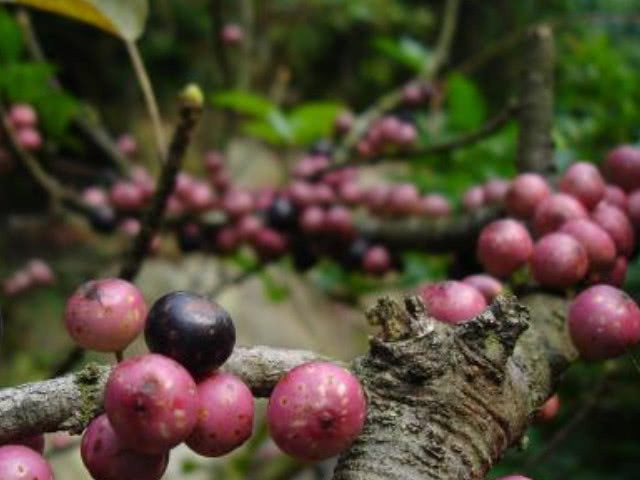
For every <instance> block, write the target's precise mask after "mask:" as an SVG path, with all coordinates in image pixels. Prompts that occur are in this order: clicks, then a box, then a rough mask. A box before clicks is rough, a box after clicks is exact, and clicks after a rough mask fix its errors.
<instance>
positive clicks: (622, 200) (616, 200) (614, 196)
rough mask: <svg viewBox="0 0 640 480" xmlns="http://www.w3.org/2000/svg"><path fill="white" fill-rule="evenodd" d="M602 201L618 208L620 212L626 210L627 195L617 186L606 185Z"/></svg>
mask: <svg viewBox="0 0 640 480" xmlns="http://www.w3.org/2000/svg"><path fill="white" fill-rule="evenodd" d="M602 200H603V201H605V202H608V203H610V204H611V205H614V206H616V207H618V208H619V209H620V210H622V211H625V210H626V209H627V201H628V200H627V194H626V193H625V192H624V190H622V189H621V188H620V187H619V186H617V185H612V184H609V183H608V184H607V185H606V186H605V189H604V197H602Z"/></svg>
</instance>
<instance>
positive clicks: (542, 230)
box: [533, 193, 589, 236]
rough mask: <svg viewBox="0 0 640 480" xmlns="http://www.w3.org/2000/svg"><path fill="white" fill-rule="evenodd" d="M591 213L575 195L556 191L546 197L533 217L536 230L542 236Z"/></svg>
mask: <svg viewBox="0 0 640 480" xmlns="http://www.w3.org/2000/svg"><path fill="white" fill-rule="evenodd" d="M588 216H589V215H588V213H587V210H586V209H585V208H584V207H583V206H582V204H581V203H580V202H579V201H578V200H576V198H575V197H572V196H571V195H567V194H566V193H556V194H553V195H551V196H549V197H547V198H545V199H544V200H543V201H542V202H541V203H540V205H538V207H537V208H536V213H535V215H534V217H533V227H534V230H535V232H536V233H537V234H538V235H540V236H542V235H545V234H547V233H551V232H554V231H556V230H558V229H559V228H560V227H561V226H562V225H563V224H564V223H565V222H567V221H569V220H573V219H575V218H587V217H588Z"/></svg>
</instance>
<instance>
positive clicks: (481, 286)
mask: <svg viewBox="0 0 640 480" xmlns="http://www.w3.org/2000/svg"><path fill="white" fill-rule="evenodd" d="M462 282H463V283H466V284H467V285H471V286H472V287H474V288H476V289H477V290H478V291H479V292H480V293H481V294H482V296H483V297H484V299H485V300H486V302H487V303H491V302H493V299H494V298H496V297H497V296H498V295H500V294H501V293H502V291H503V290H504V286H503V285H502V282H500V280H498V279H497V278H494V277H492V276H491V275H485V274H482V273H479V274H476V275H469V276H468V277H465V278H463V279H462Z"/></svg>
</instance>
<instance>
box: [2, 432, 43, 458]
mask: <svg viewBox="0 0 640 480" xmlns="http://www.w3.org/2000/svg"><path fill="white" fill-rule="evenodd" d="M7 445H22V446H23V447H29V448H30V449H31V450H33V451H35V452H38V453H39V454H41V455H42V452H44V435H42V434H40V435H33V436H31V437H23V438H19V439H16V440H12V441H10V442H7Z"/></svg>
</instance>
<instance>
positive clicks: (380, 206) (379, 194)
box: [366, 185, 391, 213]
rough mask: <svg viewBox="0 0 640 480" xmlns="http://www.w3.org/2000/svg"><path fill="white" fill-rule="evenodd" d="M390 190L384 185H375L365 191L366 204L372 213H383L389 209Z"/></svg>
mask: <svg viewBox="0 0 640 480" xmlns="http://www.w3.org/2000/svg"><path fill="white" fill-rule="evenodd" d="M390 192H391V189H390V188H389V187H387V186H386V185H376V186H374V187H371V188H370V189H369V190H367V193H366V203H367V207H368V208H369V210H370V211H371V212H372V213H383V212H387V211H388V209H389V203H388V201H389V195H390Z"/></svg>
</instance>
